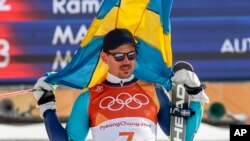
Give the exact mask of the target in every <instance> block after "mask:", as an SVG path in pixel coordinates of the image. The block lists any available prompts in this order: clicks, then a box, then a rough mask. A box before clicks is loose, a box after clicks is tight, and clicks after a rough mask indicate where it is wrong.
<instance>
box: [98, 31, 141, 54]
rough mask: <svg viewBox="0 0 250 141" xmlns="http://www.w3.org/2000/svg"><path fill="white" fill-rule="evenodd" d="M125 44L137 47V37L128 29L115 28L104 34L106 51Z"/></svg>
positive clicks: (104, 49) (104, 48) (103, 46)
mask: <svg viewBox="0 0 250 141" xmlns="http://www.w3.org/2000/svg"><path fill="white" fill-rule="evenodd" d="M123 44H131V45H133V46H134V47H135V48H136V47H137V45H136V42H135V38H134V36H133V35H132V33H131V32H130V31H129V30H128V29H125V28H115V29H113V30H111V31H110V32H108V33H107V34H106V35H105V36H104V39H103V45H102V49H103V51H104V52H108V51H109V50H114V49H116V48H118V47H119V46H121V45H123Z"/></svg>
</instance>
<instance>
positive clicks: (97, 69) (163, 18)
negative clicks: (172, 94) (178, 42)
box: [46, 0, 173, 89]
mask: <svg viewBox="0 0 250 141" xmlns="http://www.w3.org/2000/svg"><path fill="white" fill-rule="evenodd" d="M171 7H172V0H136V1H135V0H104V1H103V3H102V5H101V7H100V9H99V11H98V13H97V15H96V17H95V18H94V20H93V22H92V24H91V26H90V28H89V30H88V32H87V34H86V36H85V37H84V39H83V40H82V42H81V47H80V48H79V49H78V50H77V52H76V54H75V56H74V57H73V58H72V60H71V61H70V63H69V64H68V65H67V66H66V67H65V68H64V69H63V70H61V71H59V72H57V73H55V74H51V75H49V76H48V78H47V79H46V82H48V83H51V84H57V85H66V86H69V87H73V88H78V89H83V88H89V87H92V86H94V85H96V84H98V83H101V82H102V81H103V80H104V79H105V78H106V75H107V72H108V67H107V66H106V64H104V63H103V62H102V61H101V60H100V58H99V53H100V52H101V47H102V40H103V37H104V35H105V34H106V33H108V32H109V31H110V30H112V29H114V28H126V29H128V30H130V31H131V33H132V34H133V35H134V36H135V38H136V41H137V44H138V58H137V61H136V68H135V72H134V74H135V76H136V77H137V78H138V79H140V80H143V81H146V82H153V83H158V84H161V85H163V86H164V87H165V88H166V89H170V88H171V82H170V76H172V75H173V73H172V49H171V28H170V12H171Z"/></svg>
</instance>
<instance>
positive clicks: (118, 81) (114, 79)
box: [107, 73, 134, 86]
mask: <svg viewBox="0 0 250 141" xmlns="http://www.w3.org/2000/svg"><path fill="white" fill-rule="evenodd" d="M133 79H134V75H133V74H132V75H131V76H130V77H128V78H125V79H122V78H119V77H117V76H114V75H113V74H111V73H108V76H107V81H108V82H110V83H114V84H120V85H121V86H123V84H124V83H126V82H130V81H132V80H133Z"/></svg>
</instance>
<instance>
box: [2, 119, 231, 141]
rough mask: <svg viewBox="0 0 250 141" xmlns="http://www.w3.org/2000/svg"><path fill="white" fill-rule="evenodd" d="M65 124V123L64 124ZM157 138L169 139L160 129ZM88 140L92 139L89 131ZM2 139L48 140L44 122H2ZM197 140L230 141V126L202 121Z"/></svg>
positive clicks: (12, 140)
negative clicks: (212, 124) (214, 124)
mask: <svg viewBox="0 0 250 141" xmlns="http://www.w3.org/2000/svg"><path fill="white" fill-rule="evenodd" d="M63 125H64V126H65V124H63ZM157 135H158V137H157V140H168V138H167V137H166V136H165V135H164V133H163V132H162V131H161V130H160V129H158V134H157ZM87 139H88V140H90V139H91V133H89V135H88V137H87ZM0 140H1V141H3V140H5V141H14V140H19V141H20V140H23V141H24V140H25V141H28V140H29V141H31V140H32V141H33V140H39V141H41V140H46V141H48V137H47V134H46V130H45V126H44V124H43V123H39V124H29V125H6V124H0ZM194 140H195V141H229V128H221V127H216V126H211V125H208V124H204V123H202V124H201V126H200V129H199V131H198V133H197V134H196V136H195V139H194Z"/></svg>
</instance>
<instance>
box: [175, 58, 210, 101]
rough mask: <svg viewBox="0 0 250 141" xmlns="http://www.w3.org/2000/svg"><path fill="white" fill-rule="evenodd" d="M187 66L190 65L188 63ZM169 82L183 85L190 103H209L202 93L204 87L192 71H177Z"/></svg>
mask: <svg viewBox="0 0 250 141" xmlns="http://www.w3.org/2000/svg"><path fill="white" fill-rule="evenodd" d="M188 65H190V64H189V63H188ZM191 68H192V67H191ZM171 80H172V82H173V83H180V84H183V85H184V86H185V88H186V91H187V93H188V94H190V96H191V100H192V101H199V102H203V103H208V102H209V98H208V97H207V95H206V93H205V91H204V85H202V84H201V82H200V80H199V78H198V76H197V75H196V74H195V72H193V70H187V69H179V70H177V71H176V72H175V73H174V76H173V77H172V78H171Z"/></svg>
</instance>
